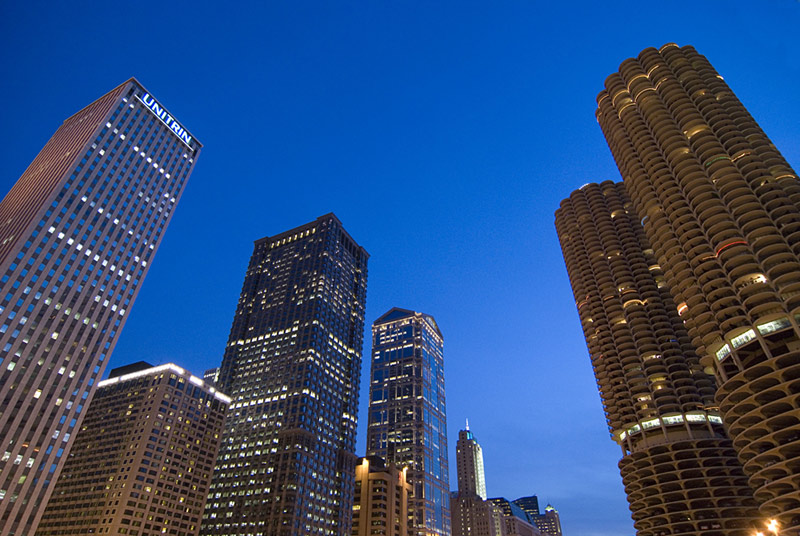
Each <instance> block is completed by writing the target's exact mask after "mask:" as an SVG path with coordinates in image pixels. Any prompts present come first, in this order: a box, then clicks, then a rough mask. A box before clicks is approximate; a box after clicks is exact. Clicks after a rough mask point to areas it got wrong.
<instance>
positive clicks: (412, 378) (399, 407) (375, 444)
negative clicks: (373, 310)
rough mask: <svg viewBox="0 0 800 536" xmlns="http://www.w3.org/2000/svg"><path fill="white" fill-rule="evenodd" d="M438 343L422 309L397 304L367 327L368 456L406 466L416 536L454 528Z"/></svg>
mask: <svg viewBox="0 0 800 536" xmlns="http://www.w3.org/2000/svg"><path fill="white" fill-rule="evenodd" d="M443 344H444V343H443V339H442V333H441V332H440V331H439V327H438V326H437V325H436V321H435V320H434V319H433V317H432V316H430V315H427V314H424V313H417V312H414V311H409V310H407V309H400V308H397V307H395V308H393V309H391V310H390V311H388V312H387V313H386V314H384V315H383V316H381V317H380V318H378V319H377V320H376V321H375V322H373V324H372V368H371V381H370V388H369V392H370V403H369V426H368V428H367V453H368V454H369V455H372V456H380V457H381V458H384V459H385V460H387V461H389V462H394V463H396V464H397V465H398V466H400V467H407V468H408V474H407V476H408V481H409V482H410V483H411V485H412V490H413V491H412V497H411V504H410V507H409V511H410V515H411V516H412V527H413V529H414V531H415V534H416V535H418V536H423V535H424V536H448V535H449V534H450V530H451V529H450V504H449V503H450V500H449V499H450V485H449V475H448V464H447V422H446V410H445V392H444V357H443Z"/></svg>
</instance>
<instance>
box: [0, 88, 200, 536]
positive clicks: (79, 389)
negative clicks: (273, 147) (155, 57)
mask: <svg viewBox="0 0 800 536" xmlns="http://www.w3.org/2000/svg"><path fill="white" fill-rule="evenodd" d="M200 149H201V144H200V143H198V141H197V140H196V139H194V138H193V137H192V136H191V135H190V134H189V133H188V132H187V131H186V130H185V129H184V128H183V127H182V126H181V125H180V124H179V123H178V122H177V120H175V118H173V117H172V116H171V115H169V114H168V113H167V112H166V110H165V109H164V107H163V106H161V105H160V104H159V103H158V102H156V101H155V99H154V98H153V97H152V95H150V94H149V93H148V92H147V91H146V90H145V89H144V88H143V87H142V86H141V85H140V84H139V83H138V82H137V81H136V80H134V79H131V80H128V81H127V82H125V83H124V84H122V85H120V86H119V87H117V88H115V89H113V90H112V91H110V92H109V93H107V94H106V95H104V96H102V97H100V98H99V99H98V100H96V101H95V102H93V103H92V104H90V105H89V106H87V107H86V108H84V109H83V110H81V111H79V112H78V113H76V114H75V115H73V116H72V117H70V118H69V119H67V120H66V121H64V123H63V124H62V125H61V127H60V128H59V129H58V130H57V131H56V133H55V134H54V135H53V137H52V138H50V141H48V142H47V144H46V145H45V146H44V148H43V149H42V151H41V152H40V153H39V155H38V156H37V157H36V158H35V159H34V161H33V163H31V165H30V166H29V167H28V169H26V170H25V172H24V173H23V174H22V176H21V177H20V179H19V180H18V181H17V183H16V184H15V185H14V187H13V188H12V189H11V191H10V192H9V193H8V195H6V197H5V198H4V199H3V201H2V203H0V222H2V224H0V285H1V286H2V291H1V292H0V359H2V363H1V364H0V385H2V388H0V430H2V437H0V442H2V444H0V536H12V535H14V536H29V535H30V534H33V533H34V532H35V529H36V525H37V523H38V517H39V515H40V514H41V511H42V510H43V508H44V505H45V504H46V502H47V498H48V497H49V495H50V493H51V491H52V484H53V483H54V482H55V480H56V479H57V478H58V475H59V472H60V471H61V467H62V465H63V456H64V454H65V453H66V452H67V451H68V449H69V446H70V438H71V437H72V435H73V434H74V432H75V430H76V429H78V428H79V427H80V423H81V420H82V418H83V415H84V414H85V412H84V411H82V410H83V408H84V406H85V405H86V404H87V403H88V401H89V399H90V397H91V394H92V386H93V384H94V383H95V381H96V380H97V379H98V378H100V377H101V376H102V374H103V371H104V370H105V367H106V363H107V362H108V356H109V355H110V354H111V352H112V350H113V349H114V345H115V344H116V342H117V339H118V337H119V333H120V331H121V330H122V327H123V325H124V323H125V319H126V318H127V313H128V311H130V308H131V306H132V305H133V302H134V299H135V298H136V295H137V293H138V291H139V288H140V287H141V283H142V281H143V280H144V277H145V275H146V274H147V270H148V268H149V266H150V263H151V262H152V260H153V256H154V255H155V252H156V250H157V249H158V245H159V243H160V242H161V238H162V236H163V234H164V230H165V229H166V227H167V224H168V223H169V221H170V219H171V217H172V214H173V211H174V209H175V205H176V204H177V202H178V200H179V199H180V196H181V193H182V192H183V189H184V187H185V186H186V181H187V179H188V178H189V175H190V174H191V172H192V168H193V167H194V164H195V162H196V160H197V157H198V155H199V153H200Z"/></svg>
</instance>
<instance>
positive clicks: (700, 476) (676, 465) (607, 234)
mask: <svg viewBox="0 0 800 536" xmlns="http://www.w3.org/2000/svg"><path fill="white" fill-rule="evenodd" d="M556 229H557V231H558V236H559V240H560V241H561V247H562V250H563V252H564V260H565V261H566V264H567V272H568V273H569V278H570V282H571V283H572V290H573V295H574V298H575V304H576V305H577V308H578V313H579V315H580V320H581V326H582V328H583V332H584V336H585V337H586V344H587V346H588V349H589V354H590V357H591V360H592V367H593V368H594V373H595V378H596V379H597V384H598V387H599V389H600V397H601V399H602V401H603V406H604V409H605V413H606V419H607V421H608V427H609V431H610V432H611V435H612V438H613V439H614V440H615V441H616V442H617V443H619V445H620V446H621V447H622V453H623V457H622V460H621V461H620V463H619V467H620V473H621V474H622V481H623V484H624V485H625V492H626V494H627V496H628V502H629V503H630V509H631V515H632V517H633V520H634V526H635V528H636V530H637V533H638V535H639V536H657V535H660V534H662V533H666V534H670V535H678V534H685V535H690V534H695V535H699V534H704V535H719V536H722V535H739V536H744V535H746V534H749V533H751V532H752V527H753V526H754V525H753V524H754V522H755V521H756V517H757V511H756V507H755V501H754V500H753V498H752V491H751V490H750V488H749V487H748V485H747V479H746V477H745V476H744V473H743V471H742V467H741V465H740V464H739V462H738V461H737V459H736V454H735V451H734V449H733V446H732V445H731V441H730V439H729V438H728V437H727V435H726V434H725V430H724V427H723V425H722V419H721V418H720V415H719V412H718V411H717V408H716V405H715V403H714V398H713V397H714V378H713V376H711V375H709V374H708V373H706V372H704V371H703V367H702V366H701V364H700V359H699V358H698V356H697V354H696V352H695V349H694V347H693V346H692V344H691V341H690V339H689V336H688V334H687V333H686V329H685V328H684V326H683V322H682V321H681V318H680V316H679V315H678V311H677V310H676V308H675V303H674V302H673V300H672V297H671V295H670V292H669V287H668V285H667V284H666V282H665V280H664V275H663V272H662V269H661V266H660V265H659V263H658V261H657V260H656V258H655V256H654V254H653V250H652V249H651V247H650V244H649V243H648V241H647V238H646V237H645V236H644V231H643V229H642V226H641V224H640V223H639V221H638V217H637V216H636V215H635V214H634V213H633V210H632V207H631V203H630V201H629V199H628V197H627V194H626V192H625V187H624V185H623V184H622V183H612V182H611V181H606V182H604V183H602V184H587V185H585V186H583V187H582V188H581V189H579V190H576V191H575V192H573V193H572V195H570V197H569V198H568V199H565V200H564V201H562V203H561V207H560V208H559V209H558V210H557V211H556Z"/></svg>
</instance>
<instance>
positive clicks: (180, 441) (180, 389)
mask: <svg viewBox="0 0 800 536" xmlns="http://www.w3.org/2000/svg"><path fill="white" fill-rule="evenodd" d="M229 402H230V399H229V398H228V397H227V396H225V395H224V394H222V393H220V392H218V391H217V390H216V389H214V387H212V386H210V385H208V384H206V383H204V382H203V381H202V380H201V379H200V378H198V377H197V376H193V375H192V374H191V373H189V372H187V371H186V370H185V369H183V368H181V367H179V366H177V365H174V364H172V363H169V364H166V365H159V366H157V367H154V366H152V365H150V364H148V363H143V362H139V363H134V364H132V365H128V366H125V367H120V368H117V369H114V370H112V371H111V374H110V375H109V378H108V379H107V380H103V381H101V382H99V383H98V384H97V392H96V393H95V395H94V397H93V398H92V402H91V404H89V407H88V409H87V410H86V418H85V419H84V421H83V424H82V425H81V428H80V430H79V431H78V433H77V434H76V437H75V445H74V448H72V450H71V451H70V454H69V456H68V457H67V460H66V462H65V463H64V470H63V471H62V472H61V476H60V477H59V478H58V481H57V482H56V484H55V487H54V491H53V494H52V495H51V497H50V501H49V502H48V503H47V509H46V510H45V512H44V515H43V516H42V520H41V522H40V523H39V529H38V530H37V531H36V535H37V536H56V535H60V536H70V535H75V536H78V535H81V534H131V535H134V534H143V535H144V534H175V535H176V536H197V535H198V533H199V531H200V519H201V517H202V515H203V507H204V506H205V503H206V496H207V494H208V486H209V484H210V483H211V473H212V471H213V470H214V462H215V461H216V458H217V449H218V448H219V441H220V434H221V433H222V423H223V420H224V418H225V411H226V409H227V407H228V403H229Z"/></svg>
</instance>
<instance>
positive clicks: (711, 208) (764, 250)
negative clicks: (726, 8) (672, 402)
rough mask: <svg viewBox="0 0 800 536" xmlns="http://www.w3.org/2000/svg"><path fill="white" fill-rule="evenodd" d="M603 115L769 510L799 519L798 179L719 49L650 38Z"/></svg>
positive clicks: (605, 97)
mask: <svg viewBox="0 0 800 536" xmlns="http://www.w3.org/2000/svg"><path fill="white" fill-rule="evenodd" d="M597 102H598V107H597V120H598V122H599V123H600V126H601V128H602V129H603V133H604V134H605V136H606V139H607V141H608V144H609V147H610V148H611V151H612V153H613V154H614V158H615V160H616V162H617V165H618V167H619V169H620V173H621V174H622V177H623V180H624V182H625V185H626V187H627V191H628V193H629V195H630V198H631V201H632V209H633V212H634V213H635V214H636V219H637V220H638V221H640V222H641V224H642V225H643V227H644V232H645V234H646V235H647V237H648V239H649V242H650V243H651V244H652V249H653V252H654V259H655V260H656V261H657V263H658V264H659V265H660V266H661V269H662V270H663V274H664V278H665V280H666V282H667V283H668V284H669V287H670V289H671V292H672V295H673V297H674V302H675V305H676V307H677V310H678V312H679V313H680V317H681V320H682V321H683V322H684V323H685V326H686V329H687V331H688V334H689V337H690V338H691V340H692V342H693V345H694V347H695V348H696V349H697V352H698V354H699V355H700V357H701V360H702V365H703V367H704V368H705V369H706V370H707V371H708V373H709V374H711V373H713V374H715V375H716V378H717V381H718V384H719V389H718V390H717V394H716V404H717V405H718V406H719V410H720V413H721V415H722V417H723V420H724V421H725V425H726V427H727V430H728V433H729V434H730V436H731V439H732V440H733V447H734V448H735V450H736V452H737V454H738V456H739V459H740V460H741V462H742V464H743V467H744V471H745V473H746V474H747V476H748V478H749V483H750V486H751V487H752V488H753V490H754V496H755V499H756V501H757V502H758V503H759V505H760V513H761V515H762V516H763V517H764V518H770V517H776V518H777V519H778V520H779V522H780V525H781V526H782V527H783V528H784V529H790V530H795V531H796V530H797V529H798V528H800V486H799V485H798V478H800V419H798V415H800V397H798V393H799V392H800V323H799V321H800V180H798V176H797V173H795V171H794V170H793V169H792V168H791V166H789V164H788V162H787V161H786V160H785V159H784V158H783V156H782V155H781V154H780V152H779V151H778V149H776V148H775V146H774V145H773V144H772V143H771V141H770V139H769V138H768V137H767V135H766V134H765V133H764V132H763V131H762V130H761V128H760V127H759V126H758V124H757V123H756V122H755V120H754V119H753V118H752V117H751V116H750V114H749V113H748V112H747V110H746V109H745V107H744V106H743V105H742V103H741V102H740V101H739V100H738V99H737V98H736V96H735V95H734V94H733V92H732V91H731V89H730V87H728V85H727V84H726V83H725V81H724V80H723V79H722V77H721V76H720V75H719V74H718V73H717V72H716V71H715V70H714V68H713V67H712V66H711V64H710V63H709V62H708V60H707V59H706V58H705V57H703V56H702V55H700V54H698V53H697V51H695V50H694V48H692V47H690V46H684V47H679V46H677V45H675V44H667V45H664V46H663V47H661V48H660V49H658V50H656V49H654V48H648V49H646V50H644V51H643V52H642V53H641V54H639V55H638V57H636V58H631V59H628V60H626V61H624V62H623V63H622V64H621V66H620V68H619V71H618V72H617V73H614V74H612V75H611V76H609V77H608V78H607V79H606V82H605V89H604V90H603V91H602V92H601V93H600V95H599V96H598V99H597Z"/></svg>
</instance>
